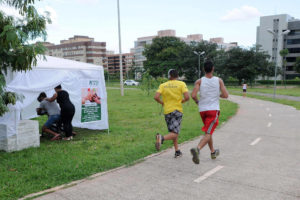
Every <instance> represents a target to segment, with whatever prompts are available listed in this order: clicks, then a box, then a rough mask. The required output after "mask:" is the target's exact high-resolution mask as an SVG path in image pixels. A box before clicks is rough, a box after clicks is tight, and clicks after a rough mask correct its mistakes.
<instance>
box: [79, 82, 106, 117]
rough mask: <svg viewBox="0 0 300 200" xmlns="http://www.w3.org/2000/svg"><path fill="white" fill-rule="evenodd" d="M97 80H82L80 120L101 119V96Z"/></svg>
mask: <svg viewBox="0 0 300 200" xmlns="http://www.w3.org/2000/svg"><path fill="white" fill-rule="evenodd" d="M99 91H100V85H99V81H98V80H83V81H82V87H81V122H82V123H84V122H93V121H99V120H101V97H100V96H99V93H100V92H99Z"/></svg>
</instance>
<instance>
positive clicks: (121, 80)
mask: <svg viewBox="0 0 300 200" xmlns="http://www.w3.org/2000/svg"><path fill="white" fill-rule="evenodd" d="M117 4H118V30H119V54H120V57H119V60H120V88H121V96H124V87H123V62H122V47H121V22H120V4H119V0H117Z"/></svg>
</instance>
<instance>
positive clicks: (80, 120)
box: [0, 56, 108, 137]
mask: <svg viewBox="0 0 300 200" xmlns="http://www.w3.org/2000/svg"><path fill="white" fill-rule="evenodd" d="M59 84H61V86H62V88H63V90H66V91H68V93H69V94H70V99H71V101H72V102H73V104H74V105H75V109H76V111H75V116H74V118H73V122H72V124H73V126H75V127H80V128H88V129H98V130H101V129H108V113H107V94H106V88H105V79H104V71H103V67H102V66H98V65H93V64H88V63H82V62H77V61H72V60H66V59H61V58H55V57H51V56H46V60H43V59H40V60H38V62H37V66H36V67H33V69H32V70H30V71H27V72H18V73H15V74H14V77H13V79H12V80H11V81H10V82H9V84H8V85H7V90H8V91H12V92H16V93H18V94H22V95H24V97H25V99H24V100H23V102H17V104H16V105H14V106H10V112H8V113H6V114H5V115H4V116H3V117H1V118H0V126H1V125H5V126H6V129H7V130H6V132H7V133H6V137H9V136H11V135H14V134H17V133H16V132H17V124H18V122H19V121H20V120H21V119H22V120H24V119H30V118H33V117H36V116H37V115H36V108H37V107H38V106H39V103H38V101H37V97H38V95H39V94H40V92H46V94H47V96H48V97H51V96H52V95H53V94H54V92H55V91H54V87H56V86H57V85H59ZM91 90H92V91H93V92H94V93H97V96H99V97H100V101H101V103H99V102H98V103H95V102H90V101H87V103H86V104H84V103H82V97H83V96H84V95H85V94H83V93H84V92H85V93H86V92H87V91H89V92H90V91H91ZM84 108H86V110H85V109H84ZM87 108H89V109H87ZM87 115H90V116H87ZM1 132H2V131H0V137H1Z"/></svg>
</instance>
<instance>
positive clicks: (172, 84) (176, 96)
mask: <svg viewBox="0 0 300 200" xmlns="http://www.w3.org/2000/svg"><path fill="white" fill-rule="evenodd" d="M157 92H159V93H160V94H161V95H162V99H163V102H164V114H169V113H171V112H173V111H175V110H178V111H179V112H181V113H182V112H183V109H182V103H181V101H182V95H183V93H185V92H188V89H187V87H186V84H185V83H184V82H182V81H178V80H170V81H167V82H165V83H163V84H161V85H160V86H159V88H158V90H157Z"/></svg>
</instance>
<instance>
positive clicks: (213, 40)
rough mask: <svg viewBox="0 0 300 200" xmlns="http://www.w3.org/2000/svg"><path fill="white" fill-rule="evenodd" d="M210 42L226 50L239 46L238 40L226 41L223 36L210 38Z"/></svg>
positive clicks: (219, 48)
mask: <svg viewBox="0 0 300 200" xmlns="http://www.w3.org/2000/svg"><path fill="white" fill-rule="evenodd" d="M209 42H211V43H215V44H217V45H218V47H217V49H218V50H225V51H228V50H230V49H232V48H234V47H237V46H238V43H237V42H230V43H225V42H224V38H222V37H215V38H210V39H209Z"/></svg>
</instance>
